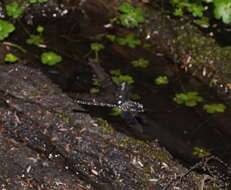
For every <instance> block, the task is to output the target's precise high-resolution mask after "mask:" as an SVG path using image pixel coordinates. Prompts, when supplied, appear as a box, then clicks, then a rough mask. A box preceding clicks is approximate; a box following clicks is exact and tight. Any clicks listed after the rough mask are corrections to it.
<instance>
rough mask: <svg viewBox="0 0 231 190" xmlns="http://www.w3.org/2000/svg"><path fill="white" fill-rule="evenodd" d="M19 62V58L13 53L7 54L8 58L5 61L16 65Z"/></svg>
mask: <svg viewBox="0 0 231 190" xmlns="http://www.w3.org/2000/svg"><path fill="white" fill-rule="evenodd" d="M18 60H19V58H18V57H17V56H15V55H14V54H13V53H7V54H6V56H5V57H4V61H5V62H9V63H15V62H16V61H18Z"/></svg>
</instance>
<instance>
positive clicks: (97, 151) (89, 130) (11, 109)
mask: <svg viewBox="0 0 231 190" xmlns="http://www.w3.org/2000/svg"><path fill="white" fill-rule="evenodd" d="M0 70H1V72H0V79H1V83H0V92H1V93H0V103H1V108H0V116H1V117H0V126H1V135H0V143H1V146H0V147H1V149H0V158H1V167H0V174H1V177H0V181H1V182H0V183H1V188H2V189H4V188H5V189H153V188H154V187H157V185H163V186H164V185H166V184H167V183H168V182H169V181H170V180H171V179H172V178H174V177H175V175H182V174H184V173H185V172H186V169H184V168H183V167H182V166H180V165H179V164H177V163H175V162H174V161H172V160H171V156H170V155H169V154H168V153H167V152H166V151H165V150H163V149H161V148H160V147H159V145H158V143H156V142H152V143H148V144H146V143H144V142H142V141H139V140H135V139H133V138H132V137H127V136H126V135H124V134H121V133H119V132H116V131H114V130H113V129H112V128H110V126H107V125H104V126H102V125H101V126H100V125H98V124H96V122H95V121H94V120H93V119H92V118H91V117H90V116H89V115H87V114H83V113H82V114H81V113H75V112H73V111H72V110H73V109H74V108H78V105H75V104H74V103H73V101H72V99H71V98H69V97H68V96H67V95H65V94H64V93H62V91H61V90H60V89H59V88H58V87H57V86H56V85H54V84H53V83H51V82H50V81H49V79H48V78H47V77H46V76H45V75H44V74H43V73H42V72H40V71H39V70H36V69H32V68H29V67H27V66H24V65H22V64H20V63H19V64H14V65H6V64H1V65H0ZM79 109H80V108H79ZM190 175H191V174H190ZM193 176H194V175H193ZM185 179H186V181H184V182H182V183H180V184H179V187H180V188H181V189H194V187H195V186H196V184H195V176H194V177H190V178H185ZM173 184H174V183H173ZM170 189H171V188H170Z"/></svg>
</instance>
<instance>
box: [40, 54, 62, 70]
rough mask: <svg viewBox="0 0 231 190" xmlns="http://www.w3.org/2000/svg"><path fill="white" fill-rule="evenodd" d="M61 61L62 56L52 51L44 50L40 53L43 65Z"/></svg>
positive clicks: (51, 64)
mask: <svg viewBox="0 0 231 190" xmlns="http://www.w3.org/2000/svg"><path fill="white" fill-rule="evenodd" d="M61 61H62V57H61V56H59V55H58V54H56V53H54V52H52V51H49V52H44V53H42V55H41V62H42V63H43V64H45V65H49V66H53V65H56V64H58V63H59V62H61Z"/></svg>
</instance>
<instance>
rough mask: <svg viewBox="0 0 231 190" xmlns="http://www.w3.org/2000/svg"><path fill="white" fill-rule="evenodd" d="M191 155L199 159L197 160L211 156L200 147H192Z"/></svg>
mask: <svg viewBox="0 0 231 190" xmlns="http://www.w3.org/2000/svg"><path fill="white" fill-rule="evenodd" d="M193 155H195V156H197V157H199V158H205V157H208V156H210V155H211V153H210V152H208V151H206V150H205V149H204V148H200V147H197V146H196V147H194V148H193Z"/></svg>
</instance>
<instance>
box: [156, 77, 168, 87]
mask: <svg viewBox="0 0 231 190" xmlns="http://www.w3.org/2000/svg"><path fill="white" fill-rule="evenodd" d="M154 82H155V84H156V85H163V84H168V77H167V76H159V77H157V78H155V80H154Z"/></svg>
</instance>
